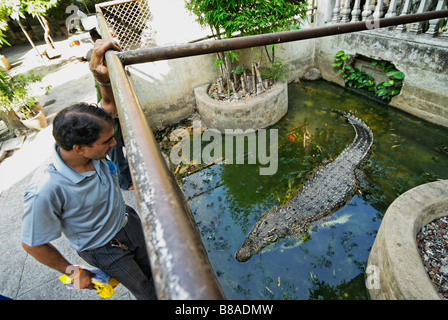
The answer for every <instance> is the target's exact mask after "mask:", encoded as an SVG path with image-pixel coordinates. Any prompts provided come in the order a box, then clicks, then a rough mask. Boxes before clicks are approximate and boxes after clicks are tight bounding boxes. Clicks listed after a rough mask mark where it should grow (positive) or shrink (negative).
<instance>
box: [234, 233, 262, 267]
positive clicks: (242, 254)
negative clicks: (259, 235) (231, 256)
mask: <svg viewBox="0 0 448 320" xmlns="http://www.w3.org/2000/svg"><path fill="white" fill-rule="evenodd" d="M258 251H259V250H258V249H257V246H256V245H255V243H254V241H253V240H252V239H251V238H250V237H249V238H247V239H246V241H244V243H243V245H242V246H241V248H240V250H238V251H237V253H236V254H235V257H236V260H238V261H239V262H245V261H247V260H249V259H250V258H251V257H252V256H253V255H254V254H256V253H257V252H258Z"/></svg>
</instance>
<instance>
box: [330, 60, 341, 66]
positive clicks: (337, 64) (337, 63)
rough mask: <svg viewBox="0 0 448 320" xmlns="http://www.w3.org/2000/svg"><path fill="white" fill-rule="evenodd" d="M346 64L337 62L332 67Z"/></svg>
mask: <svg viewBox="0 0 448 320" xmlns="http://www.w3.org/2000/svg"><path fill="white" fill-rule="evenodd" d="M343 63H344V62H342V61H341V62H336V63H333V64H332V65H331V66H332V67H340V66H341V65H342V64H343Z"/></svg>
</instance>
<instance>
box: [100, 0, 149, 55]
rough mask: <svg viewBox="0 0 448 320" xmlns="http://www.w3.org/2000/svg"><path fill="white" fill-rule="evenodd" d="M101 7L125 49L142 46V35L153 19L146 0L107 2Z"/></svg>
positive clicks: (111, 30) (113, 32) (110, 29)
mask: <svg viewBox="0 0 448 320" xmlns="http://www.w3.org/2000/svg"><path fill="white" fill-rule="evenodd" d="M99 8H100V9H101V12H102V14H103V16H104V18H105V19H106V22H107V25H108V28H109V31H110V32H111V33H112V34H113V35H115V36H116V37H117V39H118V42H119V43H120V46H121V48H122V50H123V51H127V50H133V49H138V48H140V47H141V42H142V36H143V34H144V31H145V29H147V28H148V21H150V19H151V13H150V11H149V6H148V3H147V1H146V0H130V1H112V2H105V3H102V4H101V5H100V6H99Z"/></svg>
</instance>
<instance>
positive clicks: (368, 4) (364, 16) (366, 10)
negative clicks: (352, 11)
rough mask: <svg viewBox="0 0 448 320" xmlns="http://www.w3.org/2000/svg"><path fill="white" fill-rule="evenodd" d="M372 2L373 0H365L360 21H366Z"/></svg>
mask: <svg viewBox="0 0 448 320" xmlns="http://www.w3.org/2000/svg"><path fill="white" fill-rule="evenodd" d="M372 2H373V3H374V2H375V0H367V1H366V4H365V5H364V10H363V11H362V21H366V20H367V18H368V17H370V16H371V15H372V12H373V10H372Z"/></svg>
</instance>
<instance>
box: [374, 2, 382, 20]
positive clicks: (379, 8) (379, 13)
mask: <svg viewBox="0 0 448 320" xmlns="http://www.w3.org/2000/svg"><path fill="white" fill-rule="evenodd" d="M383 7H384V0H378V2H377V4H376V7H375V11H374V12H373V18H374V19H379V18H382V17H383V16H384V11H383Z"/></svg>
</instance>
